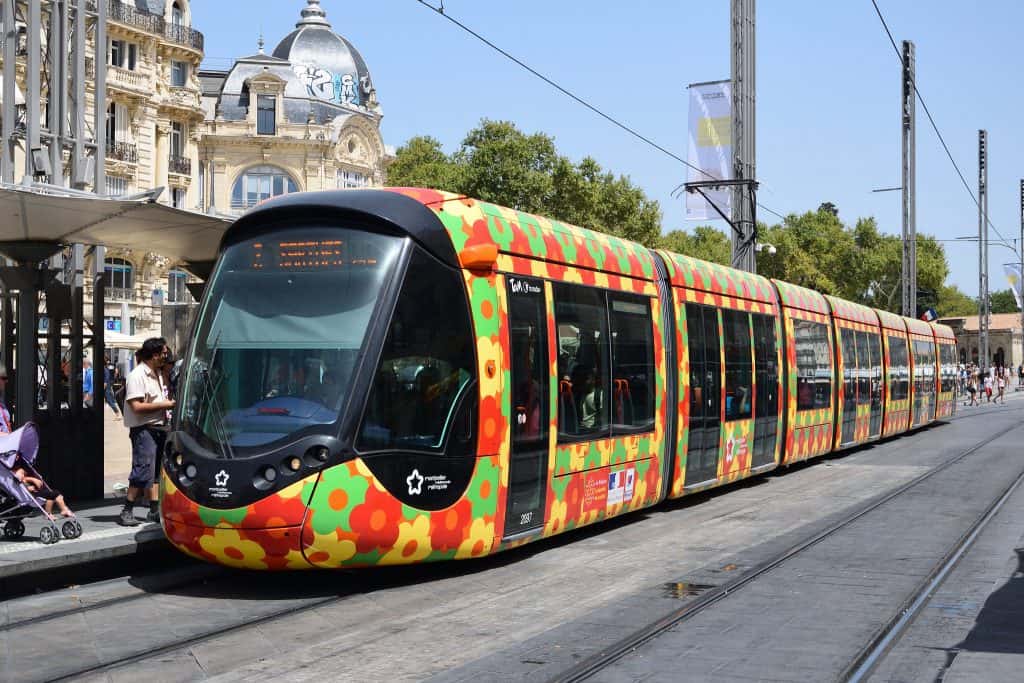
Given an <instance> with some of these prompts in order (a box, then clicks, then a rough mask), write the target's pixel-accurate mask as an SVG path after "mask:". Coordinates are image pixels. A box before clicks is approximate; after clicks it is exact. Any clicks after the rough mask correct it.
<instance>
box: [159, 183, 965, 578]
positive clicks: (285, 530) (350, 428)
mask: <svg viewBox="0 0 1024 683" xmlns="http://www.w3.org/2000/svg"><path fill="white" fill-rule="evenodd" d="M954 351H955V345H954V340H953V335H952V332H951V331H950V330H949V328H947V327H944V326H940V325H932V324H928V323H923V322H921V321H918V320H912V319H906V318H902V317H899V316H896V315H893V314H891V313H887V312H884V311H876V310H874V309H870V308H866V307H864V306H860V305H857V304H854V303H851V302H848V301H844V300H841V299H837V298H835V297H831V296H823V295H821V294H819V293H817V292H814V291H811V290H809V289H805V288H802V287H798V286H795V285H791V284H787V283H784V282H779V281H773V280H768V279H766V278H764V277H760V276H758V275H755V274H751V273H747V272H742V271H738V270H734V269H731V268H727V267H723V266H719V265H715V264H711V263H706V262H703V261H699V260H696V259H693V258H690V257H687V256H682V255H679V254H673V253H669V252H665V251H652V250H649V249H647V248H645V247H643V246H641V245H639V244H635V243H632V242H629V241H626V240H622V239H619V238H616V237H612V236H609V235H606V234H602V233H598V232H593V231H590V230H586V229H582V228H577V227H574V226H570V225H566V224H562V223H559V222H557V221H553V220H548V219H545V218H541V217H538V216H533V215H528V214H524V213H521V212H518V211H514V210H510V209H506V208H502V207H498V206H494V205H492V204H488V203H486V202H481V201H476V200H472V199H469V198H466V197H462V196H457V195H453V194H448V193H443V192H437V191H431V190H421V189H409V188H395V189H387V190H357V191H339V192H326V193H308V194H294V195H287V196H284V197H279V198H276V199H274V200H272V201H269V202H267V203H266V204H264V205H262V206H260V207H259V208H257V209H255V210H254V211H252V212H250V213H248V214H247V215H245V216H244V217H242V218H241V219H239V220H238V221H237V222H236V223H235V224H234V225H233V226H232V227H231V228H230V230H229V231H228V233H227V234H226V235H225V237H224V239H223V242H222V245H221V254H220V257H219V259H218V262H217V266H216V268H215V270H214V273H213V275H212V276H211V279H210V281H209V283H208V285H207V289H206V292H205V295H204V300H203V303H202V307H201V310H200V314H199V318H198V320H197V324H196V329H195V334H194V335H193V340H192V343H191V347H190V349H189V351H188V354H187V357H186V361H185V370H184V374H183V379H182V381H181V384H180V389H179V404H178V409H177V411H176V414H175V419H174V424H173V427H172V432H171V435H170V438H169V439H168V444H167V451H166V454H165V456H164V457H163V459H162V473H161V475H162V476H161V482H162V489H163V496H162V508H161V509H162V515H163V526H164V530H165V532H166V534H167V536H168V538H169V539H170V540H171V541H172V542H173V543H174V544H175V545H176V546H177V547H178V548H180V549H181V550H182V551H184V552H185V553H188V554H189V555H192V556H195V557H198V558H201V559H204V560H207V561H210V562H217V563H221V564H225V565H231V566H236V567H247V568H254V569H307V568H311V567H319V568H339V567H353V566H368V565H380V564H402V563H415V562H424V561H435V560H449V559H463V558H472V557H481V556H484V555H488V554H491V553H495V552H498V551H500V550H503V549H507V548H510V547H514V546H517V545H520V544H523V543H526V542H529V541H532V540H536V539H540V538H545V537H548V536H552V535H554V534H558V533H561V532H563V531H567V530H570V529H574V528H577V527H580V526H583V525H587V524H591V523H594V522H599V521H601V520H603V519H607V518H610V517H615V516H617V515H622V514H626V513H628V512H632V511H635V510H639V509H641V508H645V507H649V506H652V505H656V504H657V503H659V502H660V501H662V500H664V499H666V498H677V497H680V496H684V495H687V494H689V493H693V492H696V491H700V490H704V489H707V488H710V487H714V486H720V485H722V484H726V483H729V482H734V481H737V480H739V479H743V478H745V477H750V476H754V475H756V474H758V473H761V472H765V471H768V470H771V469H774V468H777V467H780V466H783V465H788V464H791V463H795V462H799V461H803V460H807V459H809V458H814V457H817V456H821V455H823V454H826V453H830V452H832V451H836V450H839V449H844V448H849V447H852V446H857V445H860V444H863V443H866V442H869V441H873V440H877V439H880V438H885V437H889V436H892V435H895V434H899V433H901V432H905V431H907V430H911V429H914V428H917V427H920V426H922V425H925V424H928V423H930V422H932V421H934V420H937V419H940V418H943V417H948V416H949V415H951V414H952V413H953V411H954V407H955V396H954V390H953V387H954V379H955V367H956V366H955V361H954Z"/></svg>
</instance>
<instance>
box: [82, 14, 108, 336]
mask: <svg viewBox="0 0 1024 683" xmlns="http://www.w3.org/2000/svg"><path fill="white" fill-rule="evenodd" d="M94 44H95V45H96V58H95V59H93V60H92V61H93V68H94V70H95V73H94V78H95V84H96V87H95V89H94V91H93V92H94V93H95V97H94V100H95V101H94V114H95V117H96V118H95V119H94V120H95V125H94V130H93V135H94V136H95V140H96V168H95V176H94V178H93V188H92V191H93V192H95V193H96V194H98V195H105V194H106V193H107V163H106V159H107V125H106V121H107V49H108V48H107V3H105V2H97V3H96V41H95V43H94ZM83 102H84V100H83ZM100 318H101V319H102V316H100Z"/></svg>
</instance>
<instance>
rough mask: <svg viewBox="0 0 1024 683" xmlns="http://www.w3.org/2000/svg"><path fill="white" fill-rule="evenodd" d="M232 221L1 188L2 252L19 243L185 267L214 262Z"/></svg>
mask: <svg viewBox="0 0 1024 683" xmlns="http://www.w3.org/2000/svg"><path fill="white" fill-rule="evenodd" d="M232 220H233V219H226V218H223V217H220V216H209V215H206V214H202V213H197V212H194V211H185V210H182V209H176V208H173V207H170V206H165V205H163V204H156V203H153V202H151V201H148V200H146V199H138V200H135V199H131V200H126V199H108V198H104V197H95V196H88V195H86V194H85V193H76V192H75V191H74V190H67V191H62V190H61V188H52V189H51V188H50V187H49V186H42V187H40V186H38V185H36V186H31V187H22V186H17V185H10V184H4V185H0V243H3V244H0V251H5V252H7V253H8V254H10V252H11V249H12V248H14V247H15V246H16V244H17V243H19V242H20V243H32V242H35V243H52V244H59V245H66V244H73V243H81V244H96V245H100V244H101V245H104V246H107V247H121V248H125V249H133V250H138V251H151V252H155V253H157V254H161V255H163V256H169V257H171V258H173V259H176V260H180V261H185V262H191V263H196V262H210V261H213V260H214V259H216V257H217V247H218V246H219V244H220V239H221V236H223V235H224V233H225V231H227V229H228V226H229V225H231V222H232Z"/></svg>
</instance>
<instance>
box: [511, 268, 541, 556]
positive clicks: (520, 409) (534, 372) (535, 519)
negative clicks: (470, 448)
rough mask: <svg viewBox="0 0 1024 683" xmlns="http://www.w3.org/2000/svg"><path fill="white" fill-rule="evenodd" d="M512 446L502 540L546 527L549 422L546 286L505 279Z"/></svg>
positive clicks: (534, 281)
mask: <svg viewBox="0 0 1024 683" xmlns="http://www.w3.org/2000/svg"><path fill="white" fill-rule="evenodd" d="M506 287H507V293H508V322H509V342H510V344H509V346H510V351H511V356H512V357H511V361H510V365H511V371H512V372H511V378H512V386H511V398H512V429H511V433H512V444H511V451H510V457H509V477H508V498H507V505H506V510H505V532H504V537H505V538H508V537H509V536H515V535H517V534H521V533H524V532H527V531H531V530H533V529H537V528H540V527H542V526H544V506H545V500H546V498H547V495H546V494H547V489H546V486H547V474H548V429H549V422H550V415H551V412H550V406H549V405H548V402H549V398H548V397H549V392H550V389H549V377H548V372H549V370H548V367H549V366H548V330H547V311H546V306H545V302H544V283H543V282H541V281H540V280H532V279H528V278H520V277H509V278H507V285H506Z"/></svg>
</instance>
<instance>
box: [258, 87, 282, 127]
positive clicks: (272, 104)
mask: <svg viewBox="0 0 1024 683" xmlns="http://www.w3.org/2000/svg"><path fill="white" fill-rule="evenodd" d="M276 114H277V98H276V97H275V96H274V95H258V96H257V97H256V134H257V135H274V134H275V133H276V132H277V126H276V121H275V118H276Z"/></svg>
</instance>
